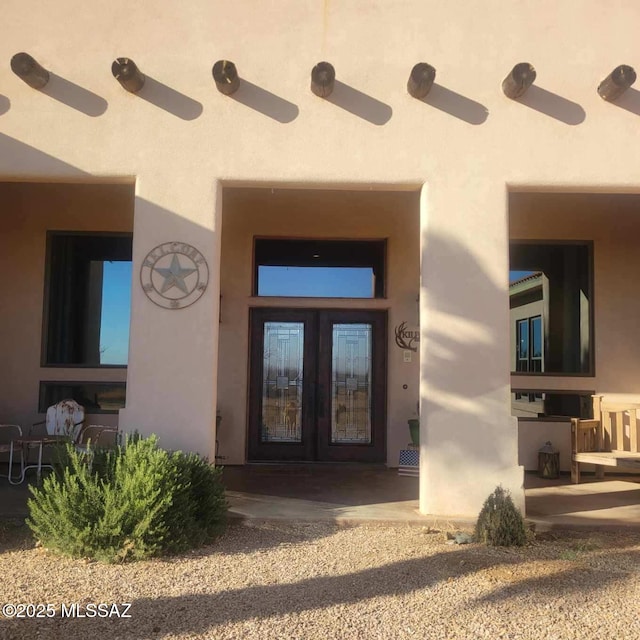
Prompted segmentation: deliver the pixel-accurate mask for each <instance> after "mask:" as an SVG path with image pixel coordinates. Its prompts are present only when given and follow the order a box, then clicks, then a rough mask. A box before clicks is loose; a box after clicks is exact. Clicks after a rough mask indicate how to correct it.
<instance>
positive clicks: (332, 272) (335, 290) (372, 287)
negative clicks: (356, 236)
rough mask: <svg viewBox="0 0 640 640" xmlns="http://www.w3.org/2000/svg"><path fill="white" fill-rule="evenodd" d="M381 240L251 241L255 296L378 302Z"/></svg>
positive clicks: (382, 292) (382, 258) (382, 288)
mask: <svg viewBox="0 0 640 640" xmlns="http://www.w3.org/2000/svg"><path fill="white" fill-rule="evenodd" d="M385 253H386V240H298V239H281V238H277V239H276V238H256V239H255V241H254V269H255V271H254V286H253V294H254V295H257V296H278V297H300V298H384V296H385Z"/></svg>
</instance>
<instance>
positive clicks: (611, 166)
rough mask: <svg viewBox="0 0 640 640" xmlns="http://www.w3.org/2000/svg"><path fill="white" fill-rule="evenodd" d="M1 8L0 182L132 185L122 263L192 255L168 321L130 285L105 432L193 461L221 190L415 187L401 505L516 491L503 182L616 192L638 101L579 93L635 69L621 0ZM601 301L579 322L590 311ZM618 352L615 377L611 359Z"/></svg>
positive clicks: (627, 6) (204, 435)
mask: <svg viewBox="0 0 640 640" xmlns="http://www.w3.org/2000/svg"><path fill="white" fill-rule="evenodd" d="M3 10H4V13H5V15H7V16H10V21H9V22H8V24H10V28H7V29H6V30H5V31H6V33H5V34H4V36H3V39H2V42H0V59H2V60H4V61H5V64H3V65H0V87H1V89H0V130H1V131H2V133H0V177H2V178H3V179H10V178H12V177H20V178H24V179H36V180H37V179H39V178H46V179H49V178H52V177H55V178H58V179H60V178H73V179H75V180H87V181H91V180H93V179H94V178H95V177H96V176H110V177H112V176H120V177H127V178H133V177H135V179H136V185H137V187H136V189H137V199H136V205H135V221H134V272H135V271H136V270H139V267H140V265H141V262H142V260H143V259H144V256H145V255H146V253H147V252H148V251H149V250H150V249H151V248H152V247H153V246H155V245H156V244H158V242H163V241H170V240H174V239H178V240H183V241H187V242H190V243H191V244H194V245H197V248H198V249H199V250H201V251H203V252H206V257H207V260H208V261H209V262H210V264H211V281H210V285H209V289H208V291H207V294H206V296H205V297H203V299H202V300H201V301H200V302H199V303H198V304H196V305H193V307H190V308H189V309H187V310H183V311H180V312H175V313H173V314H171V313H172V312H170V311H167V310H158V309H157V308H154V307H153V305H152V303H151V302H149V301H148V300H146V299H145V296H144V293H143V292H142V291H141V290H140V288H135V287H134V291H133V299H132V330H131V339H132V347H131V356H132V358H131V362H130V366H129V371H128V382H129V391H130V401H131V403H132V404H131V406H128V407H127V410H126V411H125V412H123V413H122V414H121V424H128V425H130V426H134V425H135V426H136V427H139V428H142V429H143V430H146V431H152V430H155V431H160V432H161V434H162V435H163V438H164V439H165V441H166V442H167V443H168V444H169V445H171V446H174V445H176V444H180V446H182V447H183V448H194V449H197V450H199V451H201V452H203V453H208V454H209V455H210V454H211V453H212V452H213V442H214V439H215V437H214V428H213V424H214V422H215V404H216V387H217V383H216V375H217V364H216V358H217V344H218V339H217V315H218V314H217V311H218V299H219V290H218V284H217V282H218V278H219V269H218V268H217V265H218V263H219V244H220V238H219V232H220V228H219V225H218V222H219V219H220V216H221V215H222V204H221V201H220V200H219V198H218V194H219V190H220V186H221V185H222V184H224V185H226V186H228V185H249V184H253V185H256V184H261V185H262V186H265V187H272V186H274V187H279V186H284V185H289V186H291V185H296V186H298V187H310V186H312V187H315V188H322V187H326V186H329V187H332V186H343V187H345V186H346V187H351V188H357V189H361V188H364V189H369V188H373V189H383V190H384V189H395V188H398V187H399V186H407V185H408V186H411V188H419V187H420V186H421V185H428V187H423V189H422V195H421V214H420V242H421V248H422V256H421V293H420V305H421V308H420V320H421V325H422V326H421V330H422V342H421V366H420V379H421V405H422V407H421V427H422V447H423V455H422V467H421V480H420V486H421V509H422V510H423V511H424V512H430V513H440V514H445V513H447V514H452V513H463V514H468V515H474V514H475V513H477V511H478V510H479V508H480V507H481V504H482V501H483V499H484V498H485V497H486V495H487V494H488V493H489V492H490V491H491V490H492V489H493V488H494V487H495V485H496V484H498V483H499V482H501V483H502V484H503V485H504V486H505V487H508V488H510V489H511V490H512V491H513V492H514V494H515V495H516V500H517V501H518V503H519V504H522V498H523V493H522V489H521V485H522V470H521V468H520V467H518V465H517V429H516V425H515V421H514V420H512V419H511V417H510V415H509V387H510V382H511V380H510V375H509V347H510V345H509V327H508V313H507V309H508V282H507V280H508V277H507V274H508V250H507V247H508V228H507V221H508V205H507V191H508V190H509V189H521V190H541V191H545V190H546V191H548V190H552V189H567V190H574V191H575V190H578V191H593V190H608V191H623V190H638V189H639V188H640V181H639V179H638V173H637V167H638V160H639V154H640V144H639V142H640V128H638V126H637V124H638V114H639V113H640V104H639V100H638V92H637V91H631V92H628V93H627V95H626V96H625V97H624V98H622V99H621V100H620V101H619V102H618V103H616V104H608V103H606V102H604V101H603V100H602V99H601V98H600V97H599V96H598V95H597V93H596V87H597V85H598V83H599V82H600V81H601V80H602V79H603V78H604V77H605V76H606V75H607V74H608V73H610V71H611V70H612V69H613V67H614V66H616V65H619V64H622V63H627V64H632V65H633V64H635V65H636V66H637V65H638V64H639V63H638V59H637V25H638V21H639V18H640V5H638V3H637V2H636V1H635V0H616V1H615V2H613V3H606V4H604V3H602V2H600V0H583V1H581V2H578V0H565V1H563V2H558V1H557V0H539V1H538V2H530V1H529V0H514V1H513V2H510V3H509V8H508V10H505V6H504V3H502V2H494V1H490V2H483V3H469V2H468V1H467V0H452V1H450V2H447V3H434V2H427V3H425V2H423V1H422V0H397V1H391V2H382V1H376V2H370V3H366V6H365V5H363V3H355V2H341V3H337V2H328V1H326V0H304V1H299V0H282V2H278V3H263V2H257V1H253V0H245V1H239V2H234V3H228V2H222V0H214V1H209V0H208V1H206V2H205V0H194V1H193V2H189V3H170V2H164V1H163V2H161V3H160V4H159V5H158V7H156V8H155V10H154V12H153V13H151V11H150V9H149V7H148V6H147V4H146V3H137V4H131V3H130V2H125V1H124V0H113V1H112V2H109V3H97V2H92V3H86V2H79V0H60V1H59V2H56V3H49V4H46V3H40V2H29V1H26V2H25V0H5V1H4V2H3ZM603 25H606V28H605V27H603ZM23 50H27V51H29V52H30V53H31V54H32V55H33V56H35V58H36V59H38V61H39V62H40V63H41V64H43V65H44V66H45V67H47V68H49V69H50V70H51V71H52V72H53V74H54V76H53V77H52V80H51V82H50V85H48V88H47V89H46V90H45V91H44V92H37V91H34V90H33V89H31V88H29V87H28V86H27V85H26V84H24V83H23V82H21V81H20V80H19V79H18V78H16V77H15V76H14V75H13V74H12V72H11V71H10V69H9V65H8V61H9V60H10V58H11V56H12V55H13V54H14V53H16V52H18V51H23ZM117 56H131V57H132V58H133V59H134V60H135V61H136V62H137V63H138V64H139V66H140V68H141V69H142V71H143V72H144V73H145V74H147V76H148V77H147V85H146V86H145V88H144V89H143V91H142V92H141V93H140V95H137V96H136V95H132V94H128V93H126V92H125V91H124V90H123V89H122V88H121V87H120V86H119V84H118V83H117V82H116V81H115V80H114V79H113V78H112V77H111V74H110V71H109V66H110V64H111V61H112V60H113V59H114V58H115V57H117ZM220 58H228V59H231V60H233V61H234V62H236V64H237V65H238V69H239V72H240V75H241V77H242V79H243V83H242V85H241V89H240V90H239V91H238V93H237V94H236V96H235V97H231V98H229V97H225V96H223V95H221V94H219V93H218V92H217V91H216V90H215V88H214V85H213V82H212V78H211V66H212V64H213V63H214V62H215V61H216V60H217V59H220ZM323 59H326V60H329V61H330V62H332V63H333V64H334V65H335V67H336V71H337V78H338V80H339V83H338V84H337V86H336V90H335V92H334V95H333V96H332V97H331V99H329V100H322V99H319V98H318V97H316V96H315V95H313V94H312V93H311V92H310V91H309V79H310V78H309V76H310V71H311V68H312V66H313V65H314V64H315V63H316V62H318V61H319V60H323ZM423 60H426V61H427V62H430V63H431V64H432V65H434V66H435V67H436V69H437V77H436V86H434V88H433V89H432V92H431V93H430V94H429V96H428V97H427V98H426V99H425V100H416V99H414V98H412V97H410V96H409V95H408V94H407V92H406V80H407V77H408V74H409V71H410V69H411V67H412V66H413V65H414V64H415V63H416V62H419V61H423ZM523 60H527V61H530V62H531V63H532V64H534V66H535V67H536V69H537V72H538V79H537V81H536V84H535V86H534V87H532V88H531V89H530V90H529V92H528V93H527V94H526V95H525V96H524V97H523V98H522V99H520V100H519V101H513V100H509V99H507V98H506V97H505V96H504V95H503V93H502V92H501V89H500V84H501V82H502V79H503V78H504V77H505V75H506V74H507V73H508V72H509V70H510V69H511V68H512V67H513V65H514V64H516V63H518V62H521V61H523ZM619 264H620V267H621V268H624V267H625V264H624V263H623V262H620V261H619ZM597 285H598V283H597ZM613 286H614V288H615V287H618V286H620V285H619V283H617V282H615V283H613ZM596 290H597V291H599V290H600V287H599V286H597V289H596ZM598 295H599V294H598ZM601 309H602V311H600V312H599V313H600V314H601V315H600V316H599V317H598V318H597V320H599V321H604V322H606V321H609V320H612V319H613V318H612V317H611V316H610V315H608V312H607V311H606V309H605V307H604V306H602V307H601ZM630 317H631V314H629V318H630ZM624 322H626V323H627V324H625V325H624V326H626V327H627V328H629V323H630V322H631V320H630V319H627V320H624ZM209 327H211V330H210V331H209V329H208V328H209ZM597 330H598V331H599V329H597ZM611 331H612V333H613V329H612V330H611ZM622 347H623V345H622V344H621V343H620V342H619V341H616V339H615V338H614V337H613V336H611V337H610V338H609V339H607V340H605V342H603V343H599V344H598V346H597V349H599V350H600V349H605V348H606V349H608V353H607V355H608V356H615V357H614V358H613V359H615V360H616V361H622V360H625V359H624V358H623V355H625V353H623V350H622ZM634 350H635V347H631V352H632V354H633V353H635V351H634ZM597 355H598V354H597ZM626 355H627V357H626V360H625V364H622V365H621V367H622V368H623V369H622V370H624V371H627V370H630V369H634V367H635V365H633V364H628V362H629V360H630V359H632V358H629V357H628V355H629V354H628V353H627V354H626ZM598 361H599V362H602V358H600V356H599V355H598ZM598 366H600V365H598ZM608 371H609V373H608ZM613 371H614V370H613V365H612V366H611V368H610V369H607V368H605V369H604V370H603V371H602V372H600V370H598V373H597V376H598V383H599V384H600V383H602V385H605V384H606V385H609V384H613V383H614V382H616V380H615V379H614V377H615V376H614V375H613ZM601 376H602V378H601ZM626 379H627V380H628V382H626V383H625V384H626V385H627V387H626V388H629V387H631V386H632V385H633V383H632V382H631V377H627V378H626ZM575 384H581V383H580V382H579V381H576V382H575Z"/></svg>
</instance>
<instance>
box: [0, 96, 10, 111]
mask: <svg viewBox="0 0 640 640" xmlns="http://www.w3.org/2000/svg"><path fill="white" fill-rule="evenodd" d="M10 108H11V101H10V100H9V98H7V96H4V95H2V94H1V93H0V116H1V115H2V114H3V113H7V111H9V109H10Z"/></svg>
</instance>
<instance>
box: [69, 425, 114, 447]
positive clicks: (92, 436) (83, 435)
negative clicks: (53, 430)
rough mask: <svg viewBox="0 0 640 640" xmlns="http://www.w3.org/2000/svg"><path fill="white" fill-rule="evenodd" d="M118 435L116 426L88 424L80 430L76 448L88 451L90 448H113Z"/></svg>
mask: <svg viewBox="0 0 640 640" xmlns="http://www.w3.org/2000/svg"><path fill="white" fill-rule="evenodd" d="M118 436H119V431H118V429H117V427H107V426H103V425H99V424H90V425H87V426H86V427H85V428H84V429H82V431H80V435H79V436H78V440H77V442H76V443H75V446H76V450H77V451H79V452H81V453H88V452H89V451H90V450H91V449H114V448H115V447H116V445H117V444H118Z"/></svg>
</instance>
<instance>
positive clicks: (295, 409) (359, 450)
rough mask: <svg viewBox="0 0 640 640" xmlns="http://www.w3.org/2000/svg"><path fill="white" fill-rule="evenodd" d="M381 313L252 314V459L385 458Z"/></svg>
mask: <svg viewBox="0 0 640 640" xmlns="http://www.w3.org/2000/svg"><path fill="white" fill-rule="evenodd" d="M385 345H386V313H385V312H379V311H355V310H354V311H351V310H349V311H346V310H344V311H343V310H307V309H253V310H252V313H251V362H250V383H249V384H250V389H249V398H250V400H249V459H250V460H340V461H369V462H374V461H383V460H384V457H385V442H384V439H385V398H386V388H385V387H386V358H385Z"/></svg>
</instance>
